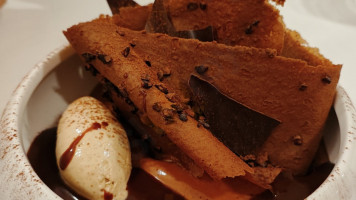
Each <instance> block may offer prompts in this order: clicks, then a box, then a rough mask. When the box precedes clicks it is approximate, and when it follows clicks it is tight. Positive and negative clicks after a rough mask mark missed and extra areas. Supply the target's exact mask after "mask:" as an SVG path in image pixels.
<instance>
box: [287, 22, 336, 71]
mask: <svg viewBox="0 0 356 200" xmlns="http://www.w3.org/2000/svg"><path fill="white" fill-rule="evenodd" d="M281 55H282V56H284V57H288V58H296V59H301V60H304V61H306V62H307V63H308V64H309V65H312V66H318V65H332V63H331V61H330V60H328V59H326V58H324V56H322V55H321V54H320V52H319V49H318V48H312V47H309V46H308V43H307V42H306V41H305V40H304V39H303V38H302V37H301V36H300V34H299V33H298V32H296V31H292V30H290V29H286V34H285V37H284V47H283V51H282V53H281Z"/></svg>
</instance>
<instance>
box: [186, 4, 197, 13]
mask: <svg viewBox="0 0 356 200" xmlns="http://www.w3.org/2000/svg"><path fill="white" fill-rule="evenodd" d="M198 7H199V6H198V4H196V3H189V4H188V5H187V10H189V11H193V10H196V9H198Z"/></svg>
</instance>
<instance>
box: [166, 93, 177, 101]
mask: <svg viewBox="0 0 356 200" xmlns="http://www.w3.org/2000/svg"><path fill="white" fill-rule="evenodd" d="M166 98H167V99H168V101H170V102H172V103H175V102H177V101H179V97H178V96H177V95H176V94H175V93H168V94H166Z"/></svg>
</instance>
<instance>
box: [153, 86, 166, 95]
mask: <svg viewBox="0 0 356 200" xmlns="http://www.w3.org/2000/svg"><path fill="white" fill-rule="evenodd" d="M155 87H156V88H157V89H158V90H159V91H161V92H163V93H164V94H168V89H167V88H166V87H164V86H163V85H155Z"/></svg>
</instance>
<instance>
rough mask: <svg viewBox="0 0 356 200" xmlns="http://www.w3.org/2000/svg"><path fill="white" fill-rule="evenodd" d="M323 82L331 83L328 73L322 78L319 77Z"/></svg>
mask: <svg viewBox="0 0 356 200" xmlns="http://www.w3.org/2000/svg"><path fill="white" fill-rule="evenodd" d="M321 81H323V82H324V83H327V84H330V83H331V77H330V76H328V75H325V77H324V78H322V79H321Z"/></svg>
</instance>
